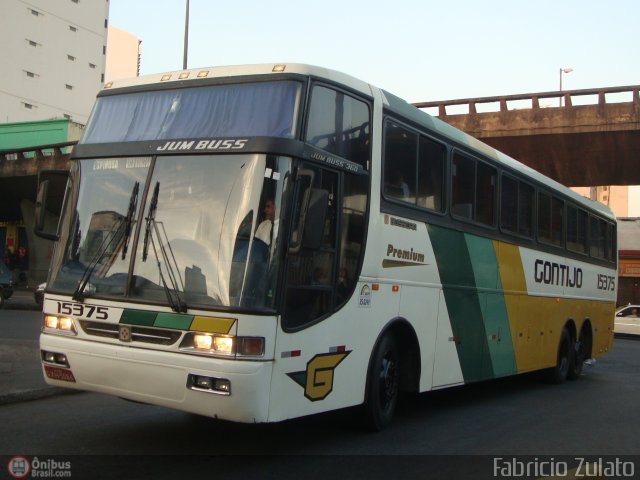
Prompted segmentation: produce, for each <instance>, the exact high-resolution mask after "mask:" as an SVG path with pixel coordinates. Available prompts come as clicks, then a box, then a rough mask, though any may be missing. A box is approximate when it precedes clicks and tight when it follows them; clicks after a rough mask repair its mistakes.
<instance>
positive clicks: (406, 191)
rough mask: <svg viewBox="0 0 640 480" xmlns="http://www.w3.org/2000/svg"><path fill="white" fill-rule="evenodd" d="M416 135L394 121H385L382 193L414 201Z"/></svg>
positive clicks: (398, 198) (406, 200) (390, 196)
mask: <svg viewBox="0 0 640 480" xmlns="http://www.w3.org/2000/svg"><path fill="white" fill-rule="evenodd" d="M417 147H418V136H417V135H416V134H415V133H413V132H410V131H408V130H407V129H405V128H403V127H401V126H400V125H398V124H396V123H394V122H391V121H389V122H387V124H386V128H385V148H384V195H385V196H386V197H389V198H393V199H395V200H402V201H403V202H407V203H412V204H414V205H415V203H416V172H417V165H416V162H417Z"/></svg>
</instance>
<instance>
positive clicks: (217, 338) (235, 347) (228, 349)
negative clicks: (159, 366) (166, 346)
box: [180, 332, 264, 358]
mask: <svg viewBox="0 0 640 480" xmlns="http://www.w3.org/2000/svg"><path fill="white" fill-rule="evenodd" d="M180 349H181V350H182V351H186V352H189V353H204V354H208V355H220V356H225V357H254V358H255V357H262V356H263V355H264V338H262V337H233V336H228V335H216V334H211V333H198V332H189V333H187V334H186V335H185V337H184V339H183V340H182V343H181V345H180Z"/></svg>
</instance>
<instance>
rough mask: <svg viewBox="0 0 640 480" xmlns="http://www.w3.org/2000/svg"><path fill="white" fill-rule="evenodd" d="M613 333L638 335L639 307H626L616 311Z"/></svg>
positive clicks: (639, 328)
mask: <svg viewBox="0 0 640 480" xmlns="http://www.w3.org/2000/svg"><path fill="white" fill-rule="evenodd" d="M613 331H614V333H623V334H626V335H640V305H626V306H624V307H621V308H619V309H618V310H616V317H615V319H614V325H613Z"/></svg>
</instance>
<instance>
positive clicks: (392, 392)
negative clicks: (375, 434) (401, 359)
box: [380, 352, 398, 410]
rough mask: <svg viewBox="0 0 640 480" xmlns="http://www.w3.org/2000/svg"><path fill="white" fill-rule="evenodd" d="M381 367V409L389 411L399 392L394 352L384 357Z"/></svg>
mask: <svg viewBox="0 0 640 480" xmlns="http://www.w3.org/2000/svg"><path fill="white" fill-rule="evenodd" d="M380 367H381V368H380V407H382V409H383V410H387V409H388V408H389V407H390V406H391V405H392V404H393V402H394V400H395V397H396V394H397V391H398V369H397V362H396V358H395V355H394V354H393V352H387V353H386V354H385V355H384V357H383V358H382V365H381V366H380Z"/></svg>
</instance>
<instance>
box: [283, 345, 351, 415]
mask: <svg viewBox="0 0 640 480" xmlns="http://www.w3.org/2000/svg"><path fill="white" fill-rule="evenodd" d="M350 353H351V351H348V352H339V353H319V354H318V355H316V356H315V357H313V358H312V359H311V360H309V362H307V370H306V371H304V372H292V373H288V374H287V375H289V377H290V378H291V379H292V380H294V381H295V382H296V383H297V384H298V385H300V386H301V387H302V388H304V396H305V397H307V398H308V399H309V400H311V401H312V402H315V401H317V400H324V399H325V398H327V396H328V395H329V394H330V393H331V392H332V391H333V376H334V373H335V369H336V367H337V366H338V365H339V364H340V362H342V360H344V359H345V357H346V356H347V355H349V354H350Z"/></svg>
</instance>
